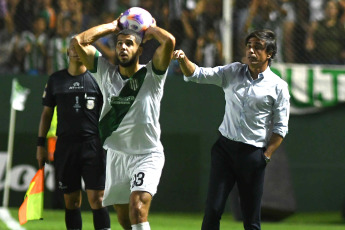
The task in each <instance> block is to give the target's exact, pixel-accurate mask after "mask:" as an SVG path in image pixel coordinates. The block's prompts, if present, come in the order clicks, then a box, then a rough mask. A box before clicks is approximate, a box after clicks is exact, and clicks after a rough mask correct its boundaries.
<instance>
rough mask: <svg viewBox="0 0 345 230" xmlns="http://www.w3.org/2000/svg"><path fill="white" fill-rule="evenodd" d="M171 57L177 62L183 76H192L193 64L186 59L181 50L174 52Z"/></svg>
mask: <svg viewBox="0 0 345 230" xmlns="http://www.w3.org/2000/svg"><path fill="white" fill-rule="evenodd" d="M173 56H174V59H175V60H177V61H178V63H179V65H180V68H181V71H182V73H183V75H185V76H186V77H190V76H192V74H193V73H194V71H195V64H194V63H193V62H191V61H190V60H189V59H188V57H187V56H186V55H185V53H184V52H183V50H175V51H174V54H173Z"/></svg>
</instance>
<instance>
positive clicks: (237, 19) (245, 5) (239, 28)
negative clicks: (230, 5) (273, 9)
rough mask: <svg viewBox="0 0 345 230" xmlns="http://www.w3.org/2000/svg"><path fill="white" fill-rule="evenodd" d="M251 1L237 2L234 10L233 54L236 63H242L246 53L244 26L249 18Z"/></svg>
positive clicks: (242, 0)
mask: <svg viewBox="0 0 345 230" xmlns="http://www.w3.org/2000/svg"><path fill="white" fill-rule="evenodd" d="M250 2H251V0H241V1H235V3H234V10H233V14H234V15H233V23H232V26H233V34H234V35H235V36H233V42H234V43H233V44H234V45H233V52H234V57H233V59H234V61H241V59H242V57H243V53H244V47H243V40H244V38H245V36H246V33H245V30H244V25H245V22H246V19H247V17H248V13H249V11H248V9H249V3H250Z"/></svg>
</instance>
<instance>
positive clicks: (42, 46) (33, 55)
mask: <svg viewBox="0 0 345 230" xmlns="http://www.w3.org/2000/svg"><path fill="white" fill-rule="evenodd" d="M45 30H46V21H45V19H44V18H42V17H37V18H35V19H34V22H33V32H31V31H24V32H23V33H22V35H21V44H20V46H19V49H20V50H21V51H22V52H23V54H24V72H25V73H27V74H30V75H38V74H44V73H46V72H45V70H46V69H45V67H46V66H45V65H46V48H47V42H48V37H47V34H46V33H45Z"/></svg>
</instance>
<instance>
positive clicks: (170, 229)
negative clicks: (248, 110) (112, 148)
mask: <svg viewBox="0 0 345 230" xmlns="http://www.w3.org/2000/svg"><path fill="white" fill-rule="evenodd" d="M17 211H18V210H17V209H14V208H12V209H10V212H11V215H12V216H13V217H14V218H17ZM110 213H111V222H112V228H111V229H112V230H121V229H122V228H121V227H120V225H119V224H118V222H117V218H116V213H115V212H114V211H112V210H111V212H110ZM82 217H83V230H93V229H94V228H93V224H92V215H91V212H87V211H85V212H83V213H82ZM201 221H202V214H201V213H199V214H198V213H197V214H195V213H193V214H189V213H187V214H186V213H155V212H152V213H151V214H150V224H151V228H152V229H153V230H193V229H195V230H198V229H200V225H201ZM23 227H25V228H26V229H27V230H63V229H65V223H64V212H63V211H62V210H45V211H44V220H40V221H29V222H28V223H26V224H24V225H23ZM0 229H1V230H7V229H8V228H7V227H6V225H5V224H4V223H1V222H0ZM221 229H222V230H242V229H243V227H242V223H240V222H236V221H234V220H233V219H232V217H231V216H230V215H229V214H228V213H226V214H225V215H224V216H223V219H222V221H221ZM262 229H264V230H291V229H293V230H309V229H310V230H338V229H339V230H344V229H345V221H344V220H342V218H341V216H340V213H336V212H327V213H300V214H295V215H293V216H291V217H290V218H287V219H285V220H284V221H282V222H273V223H268V222H264V223H262Z"/></svg>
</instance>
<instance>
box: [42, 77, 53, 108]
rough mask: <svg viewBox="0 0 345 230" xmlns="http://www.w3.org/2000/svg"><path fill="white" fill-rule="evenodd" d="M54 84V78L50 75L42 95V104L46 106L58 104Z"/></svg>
mask: <svg viewBox="0 0 345 230" xmlns="http://www.w3.org/2000/svg"><path fill="white" fill-rule="evenodd" d="M53 85H54V80H53V78H52V77H51V76H50V77H49V80H48V82H47V84H46V86H45V88H44V91H43V95H42V105H44V106H48V107H55V106H56V100H55V97H54V92H53Z"/></svg>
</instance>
